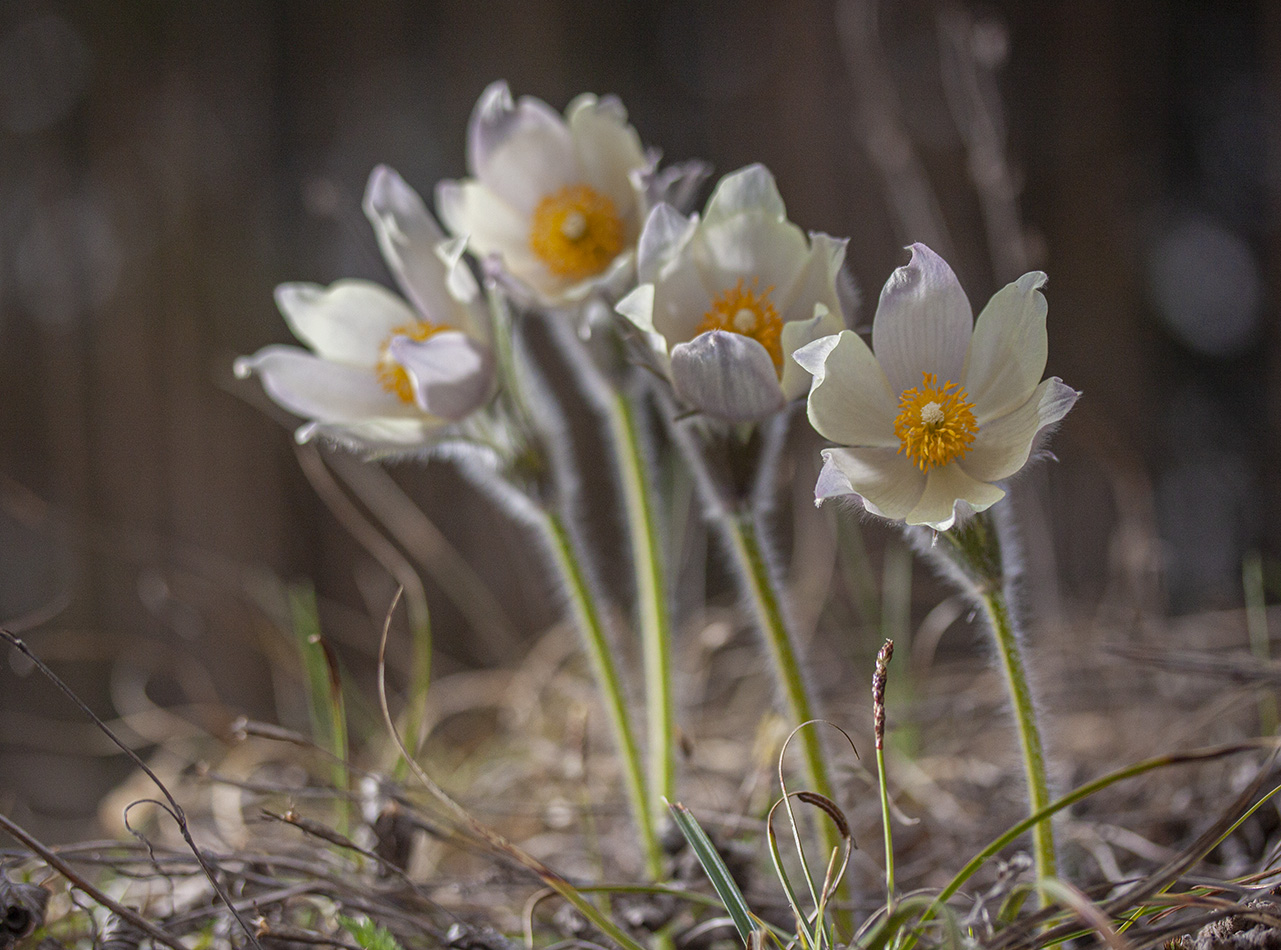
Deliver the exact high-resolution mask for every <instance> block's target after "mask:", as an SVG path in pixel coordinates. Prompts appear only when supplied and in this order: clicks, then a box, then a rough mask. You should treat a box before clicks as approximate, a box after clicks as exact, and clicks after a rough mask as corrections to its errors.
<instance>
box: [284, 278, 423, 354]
mask: <svg viewBox="0 0 1281 950" xmlns="http://www.w3.org/2000/svg"><path fill="white" fill-rule="evenodd" d="M276 306H278V307H279V308H280V312H281V314H283V315H284V318H285V322H286V323H288V324H289V329H291V330H292V331H293V333H294V336H296V337H298V339H299V340H301V341H302V342H304V343H306V344H307V345H308V346H309V347H311V348H312V349H313V350H315V351H316V353H317V354H319V355H320V356H323V357H325V358H326V359H331V360H336V361H338V362H340V363H352V364H355V365H360V366H373V365H374V364H375V363H376V362H378V356H379V353H380V352H381V349H382V346H383V344H384V343H386V342H387V339H388V337H390V336H391V333H392V330H394V329H396V328H397V327H404V326H412V325H413V324H415V323H417V322H418V314H417V313H415V312H414V311H413V310H412V309H410V307H409V305H408V304H407V303H405V301H403V300H401V299H400V298H399V297H397V296H396V295H395V294H393V293H392V292H391V291H389V290H387V289H386V288H385V287H382V286H380V285H378V284H375V283H371V282H370V281H367V280H340V281H337V282H336V283H334V284H331V285H330V286H329V287H321V286H320V285H319V284H304V283H294V284H281V285H280V286H279V287H277V288H276Z"/></svg>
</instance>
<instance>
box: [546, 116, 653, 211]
mask: <svg viewBox="0 0 1281 950" xmlns="http://www.w3.org/2000/svg"><path fill="white" fill-rule="evenodd" d="M565 115H566V121H567V122H568V125H569V133H570V137H571V138H572V139H573V142H574V153H575V154H576V155H577V156H578V164H579V167H580V168H581V169H582V170H583V176H584V179H585V180H586V182H587V184H589V185H591V186H592V187H593V188H595V189H596V190H597V191H599V192H602V193H603V194H605V195H607V196H608V197H609V199H610V200H611V201H613V202H614V208H615V210H616V211H617V212H618V213H619V215H620V216H622V217H623V218H624V219H629V218H630V219H631V220H632V221H633V223H634V224H636V223H639V222H637V221H636V218H637V217H638V216H639V214H640V209H639V200H640V195H639V191H638V189H637V187H636V186H635V185H633V184H632V180H631V173H632V172H633V171H635V170H637V169H640V168H644V167H645V164H646V162H645V150H644V148H642V146H641V141H640V136H639V135H637V134H636V130H635V129H634V128H632V127H631V126H630V125H628V124H627V110H625V109H624V108H623V106H622V103H621V102H619V101H618V99H616V98H615V97H613V96H606V97H605V98H603V99H597V98H596V97H595V96H591V95H582V96H579V97H578V98H576V99H575V100H574V101H573V102H571V103H570V104H569V108H568V109H566V110H565Z"/></svg>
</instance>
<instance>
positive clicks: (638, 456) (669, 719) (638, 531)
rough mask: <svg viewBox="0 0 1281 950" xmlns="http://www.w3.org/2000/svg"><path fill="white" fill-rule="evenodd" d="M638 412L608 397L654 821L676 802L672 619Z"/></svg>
mask: <svg viewBox="0 0 1281 950" xmlns="http://www.w3.org/2000/svg"><path fill="white" fill-rule="evenodd" d="M636 422H637V420H636V414H635V410H634V407H633V406H632V403H631V401H630V400H629V399H628V397H627V395H626V394H625V393H623V392H614V393H612V394H611V399H610V405H609V434H610V437H611V441H612V442H613V446H614V456H615V458H616V459H617V461H618V470H619V475H620V482H621V484H622V495H623V505H624V508H625V510H626V512H627V526H628V536H629V539H630V542H631V548H632V569H633V571H634V573H635V579H636V611H637V625H638V628H639V631H640V640H641V657H642V661H643V664H644V675H645V716H646V726H647V737H648V753H649V756H648V760H649V761H648V766H649V768H648V777H649V805H650V810H651V814H652V816H653V819H654V821H655V822H661V821H662V820H664V818H665V811H666V810H665V809H664V807H663V801H664V800H665V799H666V800H669V801H675V799H676V755H675V728H674V716H673V705H674V704H673V700H672V659H671V642H672V629H671V615H670V612H669V609H668V602H667V578H666V570H665V566H664V564H663V549H662V542H661V539H660V537H659V534H658V525H657V522H656V520H655V517H654V509H653V504H652V497H653V496H652V494H651V491H650V479H649V465H648V464H647V460H646V458H645V454H644V452H643V450H642V447H641V443H640V433H639V431H638V429H637V426H636Z"/></svg>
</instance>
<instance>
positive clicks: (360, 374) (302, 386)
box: [236, 346, 421, 422]
mask: <svg viewBox="0 0 1281 950" xmlns="http://www.w3.org/2000/svg"><path fill="white" fill-rule="evenodd" d="M250 372H252V373H255V374H257V376H258V377H259V378H260V379H261V380H262V388H263V389H265V390H266V391H267V395H269V396H271V398H272V399H274V400H275V401H276V402H278V403H279V404H280V405H282V406H284V407H285V408H286V409H288V410H289V411H290V412H292V413H294V414H295V415H299V416H306V417H308V418H310V419H316V420H318V421H320V422H356V421H360V420H362V419H371V418H377V417H413V416H420V415H421V413H420V412H419V411H418V407H417V406H413V405H409V404H408V403H403V402H401V401H400V400H399V399H397V398H396V396H394V395H393V394H391V393H389V392H387V391H386V390H385V389H383V388H382V386H381V385H379V383H378V378H377V377H376V376H375V375H374V373H373V371H372V370H371V369H368V368H366V367H361V366H350V365H347V364H344V363H333V362H330V361H329V360H326V359H321V358H320V357H318V356H313V355H312V354H311V353H308V352H307V351H306V350H301V349H299V348H298V347H295V346H268V347H264V348H263V349H261V350H259V351H258V352H257V353H255V354H254V355H253V356H249V357H243V358H241V359H240V360H237V361H236V373H237V375H240V376H243V375H246V374H247V373H250Z"/></svg>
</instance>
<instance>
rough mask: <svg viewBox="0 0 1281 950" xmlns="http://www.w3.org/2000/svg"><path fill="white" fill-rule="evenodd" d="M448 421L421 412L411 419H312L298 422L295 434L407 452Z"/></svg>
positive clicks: (368, 449)
mask: <svg viewBox="0 0 1281 950" xmlns="http://www.w3.org/2000/svg"><path fill="white" fill-rule="evenodd" d="M444 424H445V423H444V421H443V420H441V419H434V418H430V417H426V416H422V415H418V416H416V417H414V418H412V419H392V418H382V419H366V420H362V421H360V422H350V423H338V422H309V423H307V424H306V425H304V426H299V427H298V430H297V431H296V432H295V433H294V438H295V439H297V440H298V442H299V443H305V442H310V441H311V440H312V439H327V440H329V441H331V442H337V443H338V444H339V445H344V446H347V447H348V448H351V449H355V450H356V451H361V452H374V453H379V452H405V451H406V450H409V449H416V448H422V447H423V446H424V445H426V444H427V443H429V442H430V441H431V440H432V438H433V437H434V436H435V435H436V432H437V430H438V429H440V428H441V426H443V425H444Z"/></svg>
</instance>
